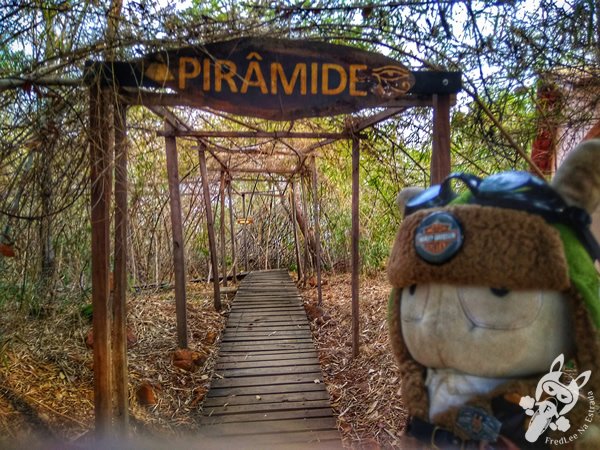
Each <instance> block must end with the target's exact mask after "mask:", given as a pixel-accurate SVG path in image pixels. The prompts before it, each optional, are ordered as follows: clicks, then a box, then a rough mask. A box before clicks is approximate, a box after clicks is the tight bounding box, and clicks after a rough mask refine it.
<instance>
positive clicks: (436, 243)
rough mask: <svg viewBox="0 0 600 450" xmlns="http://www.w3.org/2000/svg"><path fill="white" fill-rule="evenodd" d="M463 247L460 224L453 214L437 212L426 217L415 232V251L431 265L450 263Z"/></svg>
mask: <svg viewBox="0 0 600 450" xmlns="http://www.w3.org/2000/svg"><path fill="white" fill-rule="evenodd" d="M462 245H463V233H462V228H461V226H460V222H459V221H458V219H456V217H454V216H453V215H452V214H450V213H447V212H443V211H437V212H434V213H431V214H429V215H428V216H427V217H425V218H424V219H423V220H422V221H421V223H420V224H419V226H418V227H417V230H416V231H415V250H416V251H417V254H418V255H419V256H420V257H421V258H422V259H424V260H425V261H427V262H428V263H431V264H443V263H445V262H448V261H450V260H451V259H452V258H453V257H454V255H456V254H457V253H458V251H459V250H460V249H461V247H462Z"/></svg>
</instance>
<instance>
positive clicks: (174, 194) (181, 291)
mask: <svg viewBox="0 0 600 450" xmlns="http://www.w3.org/2000/svg"><path fill="white" fill-rule="evenodd" d="M164 126H165V130H173V125H171V124H170V123H169V122H168V121H165V125H164ZM165 149H166V154H167V175H168V180H169V203H170V206H171V230H172V234H173V266H174V269H175V308H176V315H177V345H178V346H179V348H187V346H188V331H187V312H186V311H187V308H186V292H185V256H184V241H183V223H182V215H181V195H180V192H179V169H178V162H177V142H176V141H175V138H174V137H165Z"/></svg>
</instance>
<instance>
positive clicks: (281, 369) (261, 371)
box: [217, 361, 321, 378]
mask: <svg viewBox="0 0 600 450" xmlns="http://www.w3.org/2000/svg"><path fill="white" fill-rule="evenodd" d="M217 371H218V373H219V375H221V376H223V378H235V377H251V376H252V377H253V376H257V375H262V376H269V377H270V376H278V375H288V374H296V373H316V374H320V373H321V366H320V365H319V364H314V361H313V363H312V364H303V365H302V364H298V365H292V366H267V367H265V366H263V367H249V368H232V369H221V370H217Z"/></svg>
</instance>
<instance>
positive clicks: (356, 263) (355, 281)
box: [351, 137, 360, 357]
mask: <svg viewBox="0 0 600 450" xmlns="http://www.w3.org/2000/svg"><path fill="white" fill-rule="evenodd" d="M359 167H360V139H359V138H358V137H354V138H353V139H352V242H351V246H352V258H351V259H352V356H353V357H357V356H358V354H359V349H360V340H359V338H360V334H359V333H360V321H359V308H358V300H359V298H358V297H359V287H360V284H359V283H360V254H359V239H360V223H359V217H360V209H359V199H360V197H359V195H360V194H359V193H360V191H359Z"/></svg>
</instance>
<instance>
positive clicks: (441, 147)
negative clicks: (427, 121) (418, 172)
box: [430, 94, 450, 184]
mask: <svg viewBox="0 0 600 450" xmlns="http://www.w3.org/2000/svg"><path fill="white" fill-rule="evenodd" d="M430 169H431V184H439V183H441V182H442V181H443V180H444V178H446V177H447V176H448V175H450V95H448V94H439V95H438V94H436V95H434V96H433V145H432V151H431V167H430Z"/></svg>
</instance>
